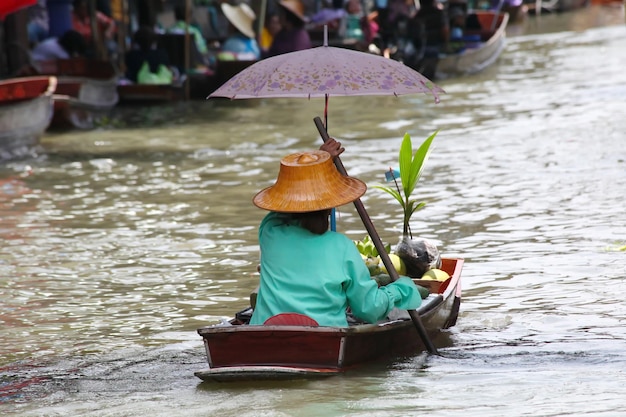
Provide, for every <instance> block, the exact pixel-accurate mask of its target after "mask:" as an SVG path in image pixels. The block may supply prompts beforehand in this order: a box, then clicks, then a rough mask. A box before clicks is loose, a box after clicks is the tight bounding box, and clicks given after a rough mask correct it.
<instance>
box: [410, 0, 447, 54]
mask: <svg viewBox="0 0 626 417" xmlns="http://www.w3.org/2000/svg"><path fill="white" fill-rule="evenodd" d="M414 19H415V20H416V21H417V22H416V24H421V25H422V26H423V28H424V33H425V38H426V39H425V43H426V47H425V52H424V56H425V57H438V56H439V54H440V53H442V52H446V51H448V50H449V42H450V25H449V22H448V16H447V13H446V11H445V10H444V8H443V7H442V5H441V4H440V3H439V0H425V1H424V2H423V3H422V5H421V7H420V9H419V10H418V12H417V13H416V14H415V17H414Z"/></svg>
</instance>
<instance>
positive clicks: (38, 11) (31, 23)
mask: <svg viewBox="0 0 626 417" xmlns="http://www.w3.org/2000/svg"><path fill="white" fill-rule="evenodd" d="M28 17H29V19H28V24H27V26H26V28H27V29H26V30H27V31H28V42H29V43H30V45H31V46H34V45H37V44H38V43H39V42H41V41H43V40H44V39H46V38H47V37H48V32H49V31H50V17H49V16H48V8H47V7H46V0H38V1H37V4H35V5H34V6H32V7H30V8H29V9H28Z"/></svg>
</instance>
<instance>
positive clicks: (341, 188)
mask: <svg viewBox="0 0 626 417" xmlns="http://www.w3.org/2000/svg"><path fill="white" fill-rule="evenodd" d="M366 189H367V186H366V185H365V183H363V182H362V181H360V180H358V179H356V178H351V177H345V176H343V175H341V174H340V173H339V171H337V168H335V166H334V164H333V162H332V158H331V156H330V154H329V153H328V152H325V151H312V152H300V153H295V154H291V155H287V156H285V157H284V158H283V159H281V161H280V170H279V172H278V178H277V180H276V183H275V184H274V185H272V186H271V187H268V188H266V189H264V190H262V191H260V192H259V193H258V194H257V195H256V196H255V197H254V200H253V202H254V204H255V205H256V206H257V207H259V208H262V209H266V210H272V211H278V212H285V213H303V212H309V211H318V210H324V209H329V208H333V207H338V206H342V205H344V204H347V203H350V202H352V201H354V200H356V199H357V198H359V197H361V196H362V195H363V194H364V193H365V190H366Z"/></svg>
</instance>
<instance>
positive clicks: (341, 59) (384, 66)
mask: <svg viewBox="0 0 626 417" xmlns="http://www.w3.org/2000/svg"><path fill="white" fill-rule="evenodd" d="M413 93H427V94H431V95H433V96H434V97H435V101H438V100H439V94H440V93H444V91H443V89H441V87H439V86H437V85H435V84H434V83H433V82H432V81H430V80H429V79H428V78H426V77H424V76H423V75H422V74H420V73H419V72H417V71H415V70H413V69H412V68H409V67H408V66H406V65H404V64H403V63H401V62H399V61H395V60H392V59H387V58H384V57H382V56H379V55H373V54H369V53H365V52H359V51H353V50H350V49H345V48H335V47H332V46H326V45H324V46H319V47H316V48H311V49H305V50H302V51H296V52H290V53H286V54H282V55H277V56H274V57H271V58H266V59H263V60H261V61H259V62H256V63H255V64H253V65H251V66H249V67H248V68H246V69H244V70H243V71H241V72H240V73H238V74H237V75H235V76H234V77H232V78H231V79H230V80H228V81H227V82H226V83H224V84H223V85H222V86H221V87H219V88H218V89H217V90H215V91H214V92H213V93H212V94H210V95H209V97H228V98H231V99H248V98H273V97H304V98H311V97H326V98H327V97H328V96H365V95H396V96H397V95H401V94H413Z"/></svg>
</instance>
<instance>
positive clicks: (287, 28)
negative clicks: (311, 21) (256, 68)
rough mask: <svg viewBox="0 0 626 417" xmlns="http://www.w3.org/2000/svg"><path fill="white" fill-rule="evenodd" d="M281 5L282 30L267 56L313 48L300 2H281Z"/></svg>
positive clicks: (284, 0) (289, 0)
mask: <svg viewBox="0 0 626 417" xmlns="http://www.w3.org/2000/svg"><path fill="white" fill-rule="evenodd" d="M279 5H280V6H281V7H280V24H281V29H280V31H279V32H278V33H277V34H276V36H275V37H274V41H273V42H272V46H270V49H269V50H268V52H267V56H268V57H270V56H275V55H280V54H284V53H287V52H294V51H301V50H304V49H309V48H311V46H312V45H311V38H310V37H309V33H308V32H307V31H306V28H305V27H304V26H305V24H306V22H307V21H308V19H307V17H306V16H305V15H304V6H303V5H302V3H301V2H300V0H281V1H280V3H279Z"/></svg>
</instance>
